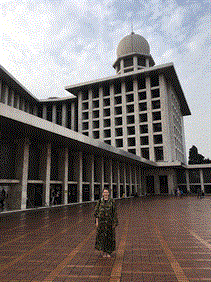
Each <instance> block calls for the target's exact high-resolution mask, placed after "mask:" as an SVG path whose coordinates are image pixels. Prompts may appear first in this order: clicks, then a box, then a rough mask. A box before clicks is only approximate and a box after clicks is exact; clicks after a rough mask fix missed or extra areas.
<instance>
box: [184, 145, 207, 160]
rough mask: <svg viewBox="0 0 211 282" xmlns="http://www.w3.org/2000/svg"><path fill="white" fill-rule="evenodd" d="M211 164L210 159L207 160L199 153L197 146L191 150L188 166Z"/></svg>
mask: <svg viewBox="0 0 211 282" xmlns="http://www.w3.org/2000/svg"><path fill="white" fill-rule="evenodd" d="M207 163H211V160H210V159H205V157H204V156H203V155H201V154H199V153H198V149H197V147H196V146H195V145H193V146H192V147H191V148H190V149H189V160H188V164H207Z"/></svg>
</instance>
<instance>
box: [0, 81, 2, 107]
mask: <svg viewBox="0 0 211 282" xmlns="http://www.w3.org/2000/svg"><path fill="white" fill-rule="evenodd" d="M2 100H3V82H2V80H0V102H3V101H2Z"/></svg>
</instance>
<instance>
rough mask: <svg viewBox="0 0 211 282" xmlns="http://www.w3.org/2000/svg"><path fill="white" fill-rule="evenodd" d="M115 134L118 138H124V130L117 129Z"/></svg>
mask: <svg viewBox="0 0 211 282" xmlns="http://www.w3.org/2000/svg"><path fill="white" fill-rule="evenodd" d="M115 133H116V136H122V135H123V132H122V128H116V129H115Z"/></svg>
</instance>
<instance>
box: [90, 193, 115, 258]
mask: <svg viewBox="0 0 211 282" xmlns="http://www.w3.org/2000/svg"><path fill="white" fill-rule="evenodd" d="M94 216H95V217H96V218H98V228H97V234H96V242H95V248H96V249H97V250H99V251H103V252H105V253H108V254H111V253H112V252H113V251H115V249H116V240H115V227H116V226H117V224H118V219H117V213H116V207H115V203H114V200H112V199H110V198H109V199H108V201H105V200H104V199H103V198H102V199H100V200H99V201H98V203H97V205H96V207H95V212H94Z"/></svg>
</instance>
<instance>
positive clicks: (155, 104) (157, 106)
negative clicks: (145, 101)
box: [152, 100, 160, 110]
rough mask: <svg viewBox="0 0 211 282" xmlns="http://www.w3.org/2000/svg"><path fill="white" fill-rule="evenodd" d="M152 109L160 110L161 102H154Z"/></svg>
mask: <svg viewBox="0 0 211 282" xmlns="http://www.w3.org/2000/svg"><path fill="white" fill-rule="evenodd" d="M152 109H153V110H154V109H160V100H156V101H152Z"/></svg>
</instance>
